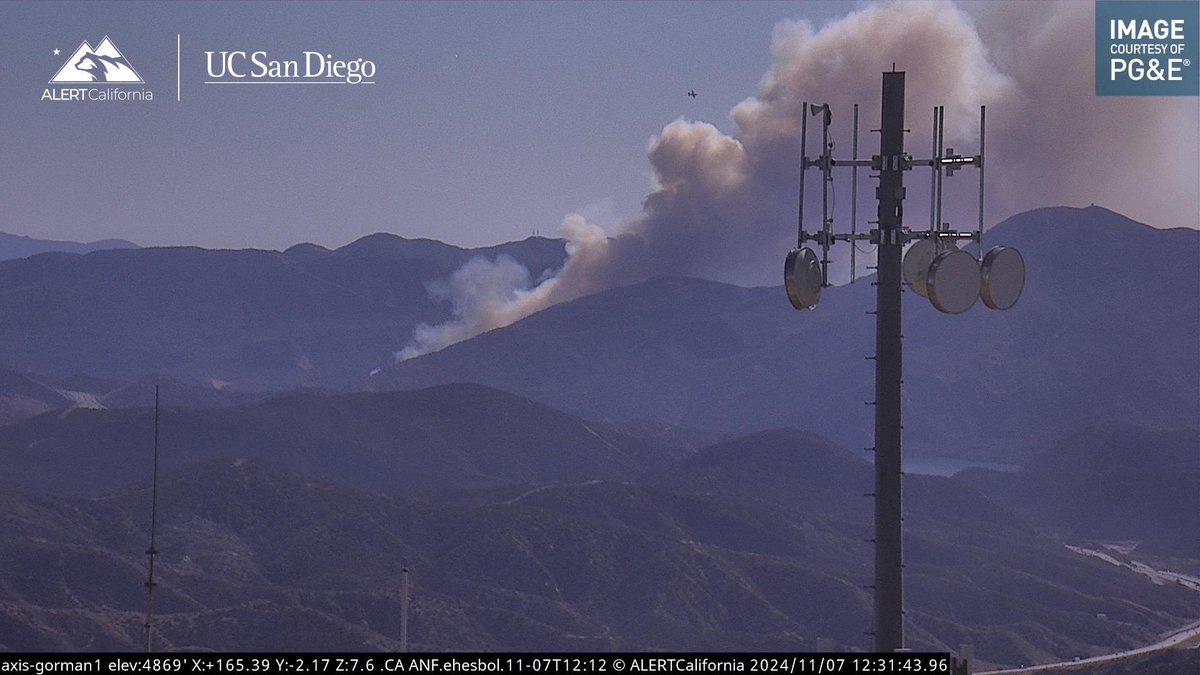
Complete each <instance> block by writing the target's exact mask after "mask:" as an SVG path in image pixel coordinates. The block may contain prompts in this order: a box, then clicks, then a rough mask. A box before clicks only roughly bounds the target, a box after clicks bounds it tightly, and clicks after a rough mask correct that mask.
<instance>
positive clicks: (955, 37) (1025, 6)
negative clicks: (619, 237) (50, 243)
mask: <svg viewBox="0 0 1200 675" xmlns="http://www.w3.org/2000/svg"><path fill="white" fill-rule="evenodd" d="M890 6H892V5H884V7H890ZM899 6H900V8H901V10H900V11H898V12H897V13H896V16H894V17H892V19H890V21H891V22H892V23H890V24H889V23H886V22H885V23H883V24H880V25H873V26H869V25H866V24H867V23H869V21H868V19H870V17H871V16H875V15H879V12H878V11H875V10H876V9H878V8H879V5H878V3H848V2H802V3H796V2H789V3H776V2H750V3H746V2H736V3H724V2H697V3H691V2H689V3H683V2H640V3H639V2H571V3H566V2H536V3H535V2H523V3H505V2H482V3H451V2H435V3H420V2H404V3H400V2H395V3H391V2H373V3H341V2H339V3H323V2H305V3H268V2H249V3H238V2H220V3H148V2H147V3H143V2H131V3H129V2H113V3H87V2H70V3H54V2H37V3H33V2H4V3H0V13H2V15H3V20H0V50H3V52H4V54H3V64H4V66H3V67H2V68H0V119H3V120H4V122H5V126H6V127H7V128H6V130H5V131H6V132H5V133H4V134H3V135H0V203H2V204H3V205H4V206H3V209H2V210H0V230H2V231H6V232H11V233H16V234H25V235H29V236H34V237H39V238H49V239H71V240H81V241H90V240H95V239H102V238H109V237H120V238H125V239H129V240H132V241H134V242H136V243H138V244H141V245H199V246H205V247H210V248H242V247H259V248H275V249H283V248H286V247H288V246H291V245H293V244H295V243H298V242H304V241H308V242H315V243H318V244H321V245H325V246H329V247H335V246H340V245H343V244H346V243H348V242H350V241H353V240H354V239H357V238H359V237H361V236H364V235H367V234H370V233H372V232H378V231H384V232H392V233H395V234H399V235H402V236H406V237H430V238H436V239H440V240H443V241H446V242H449V243H453V244H458V245H463V246H481V245H490V244H494V243H498V242H501V241H507V240H513V239H520V238H524V237H526V236H529V235H530V234H532V233H533V232H535V231H536V232H539V233H541V234H544V235H551V236H557V235H558V234H559V233H560V223H562V222H563V221H564V218H565V217H567V216H568V215H569V214H579V215H580V216H582V218H583V219H584V220H586V221H587V222H588V223H590V224H592V225H595V226H596V227H598V228H600V229H601V230H603V231H605V232H607V233H608V234H615V233H619V232H621V231H622V230H625V229H628V228H629V227H630V224H631V223H634V224H635V226H636V221H639V220H645V219H646V218H648V216H647V215H646V213H645V212H644V203H645V200H646V199H647V198H648V197H649V196H650V195H651V194H653V193H655V192H656V191H657V190H658V189H659V188H661V181H662V180H663V176H664V175H666V174H669V173H670V172H671V169H669V168H668V169H664V166H663V165H662V162H668V163H669V162H670V161H673V160H671V159H670V158H665V159H664V158H661V157H660V158H659V159H658V160H655V158H654V157H652V156H650V155H649V154H648V153H650V152H651V151H652V150H653V148H655V147H659V148H660V149H662V148H664V147H665V148H666V149H667V150H670V148H671V147H674V146H672V145H671V144H670V143H667V144H663V143H661V142H660V141H661V140H662V138H663V136H664V133H665V130H666V129H668V127H669V125H671V124H672V123H673V122H675V121H682V122H684V123H693V122H697V123H707V124H711V125H712V127H713V129H714V130H715V131H716V132H719V134H720V136H721V137H722V138H728V139H732V140H733V142H735V143H740V144H745V145H747V146H748V147H749V146H753V143H754V141H753V137H754V135H755V134H756V133H758V132H756V131H755V130H754V128H752V127H751V126H746V120H747V119H749V118H747V117H746V114H751V117H754V116H755V115H758V113H754V112H753V111H749V112H747V108H748V107H753V106H754V105H758V106H759V107H760V108H770V104H771V102H772V101H777V100H779V99H781V98H787V97H791V98H797V97H803V98H806V99H809V100H832V101H834V102H836V103H837V104H838V108H837V109H838V111H839V115H840V116H839V118H838V122H840V123H841V124H842V125H843V126H841V127H840V128H839V133H840V134H841V135H840V136H839V139H840V142H843V143H844V145H843V146H842V147H845V145H846V144H845V141H847V140H848V139H847V138H846V136H845V133H846V131H845V126H844V124H845V115H846V112H844V111H845V110H846V108H847V106H848V105H849V103H850V97H851V95H852V96H853V98H854V101H855V102H858V101H862V103H863V104H864V106H865V107H864V111H865V110H869V109H871V108H872V106H877V101H875V100H871V99H874V98H876V97H877V93H876V92H877V91H878V78H879V75H878V73H879V72H880V71H881V70H883V69H885V68H887V66H888V62H890V61H899V62H900V66H899V67H900V68H901V69H909V70H910V71H911V77H912V78H913V80H912V81H913V82H914V84H912V85H910V88H911V89H912V90H913V91H914V92H917V93H916V94H914V95H913V96H912V97H911V98H912V101H910V109H912V112H910V114H911V115H912V117H913V118H914V119H915V120H917V121H916V122H914V123H913V124H912V126H913V128H914V134H913V148H914V153H915V154H921V150H922V149H923V148H924V147H926V142H925V140H924V138H928V122H927V120H928V115H929V113H926V112H925V110H926V109H927V108H926V107H925V106H926V104H927V103H928V102H929V101H938V100H940V99H939V98H938V97H939V96H940V97H942V98H951V99H954V100H952V102H951V103H952V104H951V108H952V110H951V112H952V114H953V115H954V117H953V118H952V119H951V120H950V129H949V132H950V134H951V135H952V136H954V135H955V134H957V136H958V142H959V145H960V147H964V146H963V143H967V144H974V143H975V138H974V137H973V134H974V132H973V131H972V129H973V126H972V125H974V124H976V123H977V118H976V117H975V115H976V113H974V112H972V111H973V110H977V109H978V103H980V102H988V103H989V105H991V106H992V108H993V110H994V112H993V113H992V117H991V119H992V120H993V122H992V124H993V125H994V127H993V128H994V129H995V130H994V131H993V132H992V133H993V134H995V135H993V136H989V142H991V143H992V146H991V147H994V148H996V150H995V152H996V153H997V156H996V159H995V160H993V161H989V167H993V168H992V169H991V171H990V173H989V176H990V180H992V181H993V183H992V184H993V185H994V186H995V188H994V190H995V192H994V193H992V194H990V195H989V216H990V217H989V218H988V224H989V225H990V224H992V223H994V222H996V221H997V220H999V219H1001V218H1003V217H1006V216H1008V215H1012V214H1013V213H1015V212H1018V211H1020V210H1024V208H1034V207H1037V206H1047V205H1053V204H1066V205H1073V206H1083V205H1086V204H1087V203H1090V202H1093V201H1094V202H1098V203H1102V204H1103V205H1105V206H1108V207H1110V208H1113V209H1115V210H1118V211H1121V212H1123V213H1126V214H1127V215H1130V216H1131V217H1134V218H1135V219H1139V220H1143V221H1146V222H1148V223H1150V224H1152V225H1156V226H1160V227H1173V226H1190V227H1197V226H1198V221H1200V207H1197V203H1198V202H1197V193H1198V192H1200V191H1197V190H1195V189H1194V186H1195V185H1196V184H1197V182H1200V170H1198V169H1197V161H1198V160H1197V159H1196V152H1195V148H1196V145H1197V126H1198V125H1200V122H1198V120H1200V107H1197V103H1196V101H1197V99H1195V98H1194V97H1193V98H1189V99H1187V100H1169V99H1165V98H1158V99H1143V100H1132V99H1110V100H1099V99H1097V97H1095V96H1093V95H1091V94H1090V93H1089V91H1090V87H1091V86H1092V72H1091V70H1090V62H1091V61H1090V60H1091V58H1092V54H1091V51H1090V49H1091V47H1090V46H1089V45H1090V44H1091V40H1092V26H1091V23H1090V21H1091V16H1092V14H1091V12H1092V3H1091V2H1070V1H1068V2H1064V3H1057V4H1042V3H1039V4H1037V5H1032V4H1029V3H1005V2H998V3H973V2H960V3H958V4H957V5H954V4H950V3H933V4H929V3H900V5H899ZM872 8H875V9H872ZM865 10H871V11H866V13H865V16H867V19H856V18H855V17H861V16H863V12H864V11H865ZM902 15H903V16H913V17H916V18H914V19H913V21H912V22H909V23H905V21H907V19H904V18H897V17H901V16H902ZM943 16H944V17H949V18H948V21H949V23H947V24H946V26H944V27H945V28H946V29H947V31H948V32H945V35H950V36H952V37H951V38H950V39H949V41H946V42H944V43H937V42H936V40H934V41H932V42H931V41H930V40H928V39H925V38H920V39H918V38H917V37H915V36H918V35H920V34H921V32H922V31H926V30H932V29H930V28H928V27H929V26H934V25H935V24H939V20H938V17H943ZM931 17H932V19H931ZM856 21H857V23H856ZM894 26H899V28H897V30H896V33H897V35H899V38H898V39H897V40H896V41H895V42H894V43H888V42H887V41H886V40H882V39H881V38H879V37H878V36H874V37H872V34H871V31H872V30H881V29H886V30H889V31H890V30H891V29H892V27H894ZM938 29H939V30H940V27H939V28H938ZM905 31H907V33H906V32H905ZM106 35H107V36H109V37H110V38H111V40H112V41H113V42H114V43H115V44H116V45H117V46H118V47H119V48H120V50H121V51H122V52H123V53H124V55H125V56H126V57H127V58H128V59H129V62H130V64H131V65H132V66H134V68H135V69H136V70H137V72H138V73H139V74H140V75H141V76H142V79H144V80H145V85H144V86H142V85H139V88H145V89H149V90H151V91H152V92H153V100H152V101H150V102H136V103H130V102H56V101H44V100H41V97H42V94H43V91H44V90H45V89H46V88H47V87H48V86H50V85H47V81H48V80H49V78H50V77H51V76H52V75H53V74H54V73H55V72H56V71H57V70H58V68H59V67H60V66H62V65H63V62H64V60H65V59H66V58H67V55H69V54H70V53H71V52H72V51H73V50H75V48H76V47H77V46H78V45H79V43H80V42H81V41H83V40H88V41H89V42H90V43H91V44H93V45H95V44H97V43H98V41H99V40H100V39H101V38H102V37H104V36H106ZM177 35H178V39H179V44H180V73H179V80H180V86H179V91H178V95H179V100H178V101H177V100H176V83H175V80H176V73H175V65H176V63H175V59H176V36H177ZM939 35H941V34H939ZM1064 36H1065V38H1066V42H1064ZM956 41H957V42H956ZM1039 41H1040V42H1039ZM933 43H937V44H939V45H940V46H941V48H942V51H940V52H934V51H931V50H930V49H926V48H924V47H923V46H922V45H925V44H933ZM963 45H966V46H965V47H963ZM960 47H961V48H960ZM56 49H57V50H59V51H60V54H59V55H57V56H56V55H54V53H53V51H54V50H56ZM220 50H245V51H248V52H251V51H255V50H264V51H267V52H269V54H270V57H272V58H301V56H302V53H303V52H304V51H305V50H315V51H320V52H325V53H332V54H334V55H335V56H337V57H339V58H346V59H354V58H365V59H369V60H371V61H372V62H374V63H375V64H376V68H377V74H376V76H375V83H374V84H372V85H357V86H349V85H345V86H220V85H206V84H204V83H203V82H204V80H206V79H208V76H207V74H206V68H205V52H206V51H220ZM794 63H801V64H802V66H794ZM789 64H793V65H789ZM848 64H853V66H854V70H852V71H851V70H847V68H848ZM962 64H967V65H965V66H963V67H962V68H961V69H958V70H956V68H959V66H960V65H962ZM795 67H803V68H805V69H808V70H807V72H805V73H800V74H799V75H798V74H797V73H796V72H794V69H795ZM788 68H792V69H793V71H786V69H788ZM921 68H923V69H924V70H925V72H921V71H920V69H921ZM835 75H836V76H835ZM785 77H789V78H792V79H791V80H789V81H788V82H786V83H782V84H781V82H782V79H783V78H785ZM917 78H921V79H919V80H918V79H917ZM797 82H799V83H801V84H802V85H807V84H808V83H810V82H811V85H812V86H811V88H812V91H811V96H809V93H810V92H807V91H806V92H802V93H800V94H796V92H795V91H794V88H795V86H794V85H795V83H797ZM943 85H945V87H943ZM772 87H773V89H772ZM689 90H695V91H696V93H697V96H696V97H694V98H692V97H689V96H687V92H688V91H689ZM922 91H924V93H921V92H922ZM1072 96H1074V97H1075V98H1074V99H1072V98H1071V97H1072ZM918 101H919V102H920V104H921V107H919V108H918V107H917V105H916V103H917V102H918ZM748 104H752V105H748ZM739 105H741V109H742V111H743V113H744V114H743V118H742V121H741V123H739V122H737V121H735V119H734V118H733V115H734V111H735V109H738V108H739ZM1006 106H1007V107H1006ZM794 108H795V106H794V105H793V107H792V108H790V109H786V108H780V109H779V110H777V111H776V112H775V113H771V112H770V111H769V110H768V112H767V113H763V114H762V115H758V117H756V118H755V119H756V120H757V121H758V122H760V123H764V124H770V123H777V122H772V120H771V114H781V113H780V111H782V113H787V112H788V110H791V111H793V112H794ZM1093 108H1094V110H1093ZM874 109H875V110H877V107H876V108H874ZM760 112H761V111H760ZM1006 113H1007V114H1006ZM764 120H765V121H764ZM865 120H866V121H865V122H864V129H866V128H870V127H871V126H872V125H871V124H869V118H865ZM739 124H741V126H739ZM922 134H925V136H924V138H922ZM1146 134H1148V135H1149V137H1148V140H1146V141H1143V140H1142V139H1141V136H1142V135H1146ZM793 135H794V134H793ZM866 138H867V136H866V134H865V133H864V143H866V142H867V141H866ZM1114 139H1116V141H1118V142H1114ZM787 140H788V139H786V138H785V139H783V141H784V142H782V143H779V144H777V145H778V147H780V148H788V147H790V146H788V145H787V142H786V141H787ZM1135 154H1136V155H1138V157H1137V158H1135V159H1136V161H1133V162H1132V165H1131V162H1130V157H1131V155H1135ZM794 155H795V153H794V152H792V153H791V156H789V157H787V158H785V159H786V161H781V162H779V164H778V165H779V167H783V166H784V165H785V164H787V163H788V162H793V161H794ZM655 161H658V162H659V164H657V165H656V164H655ZM1005 172H1007V173H1008V176H1007V177H1006V175H1005ZM777 173H778V176H779V180H776V179H775V178H773V177H772V176H770V175H767V176H762V175H759V176H757V177H756V178H755V180H756V181H758V183H762V184H779V185H781V186H782V187H779V189H777V190H776V191H775V193H773V194H774V196H773V197H772V198H771V199H769V200H767V201H772V202H773V200H775V197H778V199H777V201H778V202H779V208H777V209H776V210H777V211H778V213H777V214H776V213H772V214H767V215H756V216H755V217H763V218H769V219H772V220H775V219H777V220H778V221H779V223H780V227H781V228H782V230H785V231H786V230H787V229H789V228H791V227H794V226H793V225H789V224H788V223H789V222H794V218H795V215H794V211H792V212H791V213H789V212H788V211H787V210H786V208H784V207H783V205H784V204H786V203H789V202H790V200H791V198H790V197H786V195H785V193H786V192H787V191H788V190H791V189H792V188H791V187H789V186H787V185H783V184H784V183H787V182H788V181H789V180H792V179H794V176H790V177H789V176H787V175H786V171H783V170H782V169H781V171H779V172H777ZM1080 177H1081V178H1080ZM792 182H794V181H792ZM1189 185H1190V186H1192V187H1191V188H1189V187H1188V186H1189ZM860 189H861V190H862V192H863V193H864V194H867V193H869V188H867V187H866V184H865V183H864V184H863V185H862V186H860ZM952 192H953V191H952ZM955 194H956V195H958V196H954V197H952V200H957V201H956V202H955V203H956V204H959V206H961V207H962V208H963V209H964V210H965V211H969V210H970V205H969V204H968V203H967V202H968V201H969V200H968V199H967V198H966V197H962V196H961V195H962V194H966V195H967V197H970V198H973V194H974V193H973V191H972V190H969V189H968V190H963V191H958V192H956V193H955ZM747 195H748V193H746V194H740V196H739V198H746V197H747ZM843 199H844V197H843ZM920 201H921V200H917V201H915V202H914V203H913V205H912V208H913V214H914V217H919V216H918V214H919V213H920V209H921V208H924V207H923V205H922V204H921V203H920ZM843 204H844V201H843ZM965 211H964V212H965ZM731 227H734V226H733V225H731ZM684 271H688V270H684ZM715 276H717V277H721V278H724V277H736V276H737V275H730V274H716V275H715ZM752 280H753V279H752Z"/></svg>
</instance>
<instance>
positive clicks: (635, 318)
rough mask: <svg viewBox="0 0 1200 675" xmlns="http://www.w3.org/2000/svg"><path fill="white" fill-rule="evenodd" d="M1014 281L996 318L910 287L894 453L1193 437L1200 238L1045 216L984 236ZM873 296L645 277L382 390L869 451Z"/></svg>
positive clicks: (401, 372)
mask: <svg viewBox="0 0 1200 675" xmlns="http://www.w3.org/2000/svg"><path fill="white" fill-rule="evenodd" d="M987 240H988V241H989V242H990V243H991V244H1004V245H1011V246H1016V247H1017V248H1018V249H1020V250H1021V252H1022V253H1023V255H1024V256H1025V259H1026V266H1027V269H1028V273H1027V282H1026V287H1025V292H1024V295H1023V296H1022V298H1021V300H1020V302H1019V303H1018V304H1017V306H1016V307H1014V308H1013V309H1011V310H1009V311H1007V312H995V311H989V310H986V309H985V308H984V307H983V306H982V304H981V303H979V304H977V306H976V307H974V308H973V309H971V310H970V311H969V312H967V313H966V314H963V315H956V316H950V315H944V314H940V313H938V312H937V311H936V310H934V309H933V308H932V307H930V306H929V304H928V303H927V302H926V301H924V300H923V299H922V298H920V297H917V296H916V295H915V294H913V293H906V303H905V327H904V334H905V376H904V377H905V393H906V405H905V448H906V451H907V452H910V453H916V454H929V455H939V456H972V457H976V458H987V459H993V460H998V461H1008V460H1014V459H1021V458H1022V457H1023V456H1025V455H1027V453H1028V451H1029V450H1030V449H1031V444H1032V443H1034V442H1035V441H1036V439H1039V438H1041V437H1044V436H1052V437H1057V436H1062V435H1065V434H1067V433H1070V432H1073V431H1075V430H1077V428H1078V427H1080V426H1082V425H1089V424H1104V423H1107V422H1111V421H1113V420H1123V419H1136V420H1138V421H1139V423H1140V424H1144V425H1146V426H1149V427H1151V428H1167V429H1169V428H1176V427H1185V428H1197V427H1200V403H1198V401H1200V375H1198V374H1200V350H1197V349H1196V339H1197V336H1198V335H1200V296H1198V294H1197V293H1196V285H1197V265H1196V261H1197V260H1198V259H1200V232H1196V231H1194V230H1170V231H1161V230H1155V229H1153V228H1149V227H1146V226H1144V225H1140V224H1138V223H1134V222H1132V221H1129V220H1128V219H1125V218H1123V217H1121V216H1119V215H1118V214H1115V213H1112V212H1110V211H1106V210H1104V209H1100V208H1088V209H1068V208H1056V209H1039V210H1036V211H1030V212H1028V213H1025V214H1021V215H1019V216H1015V217H1013V218H1011V219H1009V220H1007V221H1005V222H1004V223H1002V224H1000V225H998V226H996V227H995V228H994V229H993V230H991V231H989V234H988V236H987ZM873 307H874V288H873V287H872V286H871V284H870V279H863V280H861V281H860V282H859V283H857V284H855V285H854V286H852V287H840V288H832V289H827V291H826V292H825V293H824V294H823V296H822V299H821V304H820V305H819V306H818V307H817V308H816V309H815V310H813V311H811V312H803V313H796V312H794V311H791V310H789V309H788V307H787V304H786V300H785V299H784V296H783V292H782V290H780V289H779V288H752V289H745V288H737V287H733V286H728V285H724V284H717V283H714V282H707V281H700V280H694V279H655V280H651V281H649V282H646V283H643V284H639V285H637V286H632V287H626V288H620V289H615V290H612V291H608V292H605V293H599V294H596V295H593V296H590V297H587V298H583V299H581V300H578V301H576V302H572V303H566V304H563V305H560V306H557V307H553V308H551V309H549V310H546V311H544V312H541V313H539V314H537V315H534V316H532V317H530V318H529V319H527V320H525V321H522V322H520V323H517V324H515V325H513V326H510V327H508V328H505V329H501V330H496V331H493V332H491V333H488V334H485V335H482V336H479V337H478V338H476V339H473V340H470V341H468V342H465V343H462V344H459V345H454V346H451V347H449V348H447V349H445V350H443V351H441V352H438V353H435V354H431V355H429V356H426V357H422V358H418V359H413V360H410V361H406V362H404V363H401V364H398V365H396V366H395V367H393V368H391V369H389V371H387V372H386V373H384V374H382V375H380V376H379V377H377V378H373V379H372V380H371V382H372V383H373V384H374V385H375V386H376V387H377V388H394V387H416V386H427V385H430V384H436V383H440V382H454V381H471V382H480V383H482V384H488V385H491V386H495V387H498V388H501V389H505V390H507V391H512V392H515V393H518V394H521V395H524V396H529V397H531V398H534V399H536V400H541V401H546V402H550V403H552V404H554V405H556V406H559V407H561V408H563V409H564V410H567V411H570V412H575V413H577V414H584V415H587V416H590V417H592V418H600V419H603V420H606V421H609V422H612V423H625V422H630V421H633V420H638V419H651V420H655V421H657V422H660V423H664V424H677V425H680V426H684V427H693V428H703V429H715V430H722V431H728V432H736V433H745V432H749V431H753V430H756V429H765V428H771V427H776V426H798V427H803V428H806V429H811V430H813V431H817V432H819V433H821V434H823V435H825V436H828V437H830V438H832V439H835V440H837V441H838V442H840V443H843V444H845V445H847V446H848V447H865V446H868V445H870V440H871V437H872V429H873V427H872V424H873V421H872V417H871V414H870V410H869V409H868V408H866V407H865V406H863V403H864V402H866V401H870V400H872V399H873V398H874V393H873V384H872V382H873V379H872V378H873V373H874V370H873V365H872V362H870V361H868V360H866V359H865V357H866V356H868V355H870V354H872V353H873V351H874V348H873V345H874V323H873V317H871V316H869V315H867V314H866V312H867V311H868V310H870V309H872V308H873Z"/></svg>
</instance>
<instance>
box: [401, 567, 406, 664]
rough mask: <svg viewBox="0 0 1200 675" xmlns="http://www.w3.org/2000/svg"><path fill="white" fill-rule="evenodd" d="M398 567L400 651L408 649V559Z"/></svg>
mask: <svg viewBox="0 0 1200 675" xmlns="http://www.w3.org/2000/svg"><path fill="white" fill-rule="evenodd" d="M403 565H404V566H403V567H401V568H400V651H401V653H404V652H407V651H408V561H407V560H405V561H404V563H403Z"/></svg>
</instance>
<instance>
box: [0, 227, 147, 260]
mask: <svg viewBox="0 0 1200 675" xmlns="http://www.w3.org/2000/svg"><path fill="white" fill-rule="evenodd" d="M137 247H138V246H137V244H135V243H133V242H131V241H125V240H124V239H102V240H100V241H92V242H87V243H81V242H77V241H54V240H51V239H34V238H32V237H27V236H24V235H20V234H9V233H7V232H0V260H12V259H14V258H28V257H29V256H33V255H38V254H39V253H48V252H50V251H59V252H63V253H91V252H92V251H103V250H107V249H114V248H137Z"/></svg>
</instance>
